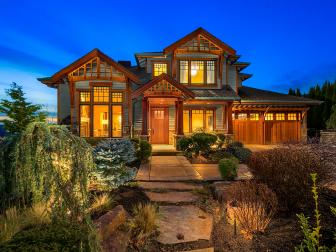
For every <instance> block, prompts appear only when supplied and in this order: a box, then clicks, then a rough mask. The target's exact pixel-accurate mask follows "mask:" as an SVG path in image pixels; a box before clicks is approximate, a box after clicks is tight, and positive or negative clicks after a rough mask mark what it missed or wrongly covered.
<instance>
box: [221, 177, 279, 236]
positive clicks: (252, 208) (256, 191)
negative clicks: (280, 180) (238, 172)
mask: <svg viewBox="0 0 336 252" xmlns="http://www.w3.org/2000/svg"><path fill="white" fill-rule="evenodd" d="M227 194H228V198H229V199H230V200H229V216H230V218H236V220H237V222H238V224H239V226H240V228H241V231H242V233H243V234H244V235H245V236H246V237H247V238H249V239H251V238H252V235H253V233H254V232H264V231H265V229H266V227H267V226H268V224H269V222H270V221H271V219H272V217H273V216H274V214H275V213H276V209H277V198H276V195H275V193H273V192H272V190H270V189H269V188H268V187H267V186H266V185H265V184H258V183H256V182H254V181H245V182H237V183H234V184H232V185H231V187H229V188H228V191H227ZM230 213H232V214H230Z"/></svg>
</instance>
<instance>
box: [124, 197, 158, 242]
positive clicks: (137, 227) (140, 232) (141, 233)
mask: <svg viewBox="0 0 336 252" xmlns="http://www.w3.org/2000/svg"><path fill="white" fill-rule="evenodd" d="M133 215H134V217H133V218H132V219H131V220H130V222H129V227H130V229H131V232H132V241H134V245H135V246H136V247H140V246H142V245H143V244H144V243H145V242H146V240H147V239H148V238H149V237H150V236H151V235H152V234H153V233H154V232H155V230H156V228H157V226H156V220H157V219H158V217H159V212H158V207H157V206H156V205H154V204H151V203H148V204H142V203H139V204H138V205H136V206H135V207H134V209H133Z"/></svg>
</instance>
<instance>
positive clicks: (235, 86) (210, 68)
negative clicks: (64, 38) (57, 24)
mask: <svg viewBox="0 0 336 252" xmlns="http://www.w3.org/2000/svg"><path fill="white" fill-rule="evenodd" d="M239 57H240V56H239V55H237V54H236V50H234V49H233V48H232V47H230V46H229V45H227V44H225V43H224V42H222V41H221V40H220V39H218V38H216V37H215V36H213V35H212V34H210V33H209V32H207V31H206V30H204V29H202V28H199V29H197V30H195V31H193V32H191V33H190V34H188V35H186V36H185V37H183V38H181V39H180V40H178V41H176V42H174V43H172V44H171V45H169V46H167V47H166V48H164V49H163V51H162V52H147V53H136V54H135V59H136V62H137V65H136V66H131V63H130V61H119V62H116V61H114V60H113V59H111V58H110V57H109V56H107V55H106V54H104V53H103V52H101V51H100V50H98V49H94V50H93V51H91V52H89V53H88V54H86V55H85V56H83V57H82V58H80V59H78V60H76V61H75V62H73V63H72V64H70V65H68V66H67V67H65V68H63V69H62V70H60V71H59V72H57V73H55V74H54V75H52V76H51V77H47V78H39V81H41V82H42V83H44V84H46V85H48V86H49V87H52V88H56V89H57V102H58V111H57V112H58V123H60V124H68V125H70V126H71V129H72V130H73V132H75V133H77V134H79V135H80V136H81V137H101V138H103V137H115V138H120V137H129V136H140V137H142V138H146V139H148V140H149V141H150V142H151V143H159V144H174V145H175V144H176V139H178V138H179V137H180V136H182V135H185V134H190V133H192V132H194V131H196V130H198V129H203V130H205V131H210V132H212V131H214V132H222V133H225V134H227V135H230V136H233V137H234V138H235V139H236V140H238V141H241V142H244V143H253V144H275V143H281V142H286V141H299V140H301V139H305V138H306V133H307V126H306V112H307V110H308V109H309V106H310V105H317V104H319V102H318V101H315V100H311V99H306V98H301V97H294V96H289V95H285V94H280V93H275V92H271V91H266V90H260V89H256V88H252V87H246V86H244V85H243V84H242V83H243V81H244V80H246V79H248V78H250V77H251V74H247V73H243V72H242V71H243V70H244V69H245V68H246V67H247V66H248V65H249V63H247V62H240V61H239Z"/></svg>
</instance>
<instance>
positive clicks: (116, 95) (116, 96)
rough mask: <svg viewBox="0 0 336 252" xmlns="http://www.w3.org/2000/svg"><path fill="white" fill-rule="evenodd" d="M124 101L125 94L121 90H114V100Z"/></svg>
mask: <svg viewBox="0 0 336 252" xmlns="http://www.w3.org/2000/svg"><path fill="white" fill-rule="evenodd" d="M122 101H123V95H122V93H120V92H118V93H117V92H113V93H112V102H122Z"/></svg>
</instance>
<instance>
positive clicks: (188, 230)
mask: <svg viewBox="0 0 336 252" xmlns="http://www.w3.org/2000/svg"><path fill="white" fill-rule="evenodd" d="M159 212H160V217H159V219H158V220H157V226H158V230H159V232H160V234H159V236H158V238H157V241H158V242H160V243H162V244H178V243H186V242H195V241H198V240H206V241H210V236H211V231H212V225H213V218H212V216H211V215H210V214H208V213H206V212H204V211H202V210H201V209H199V208H198V207H196V206H193V205H188V206H160V207H159ZM209 245H210V244H209Z"/></svg>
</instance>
